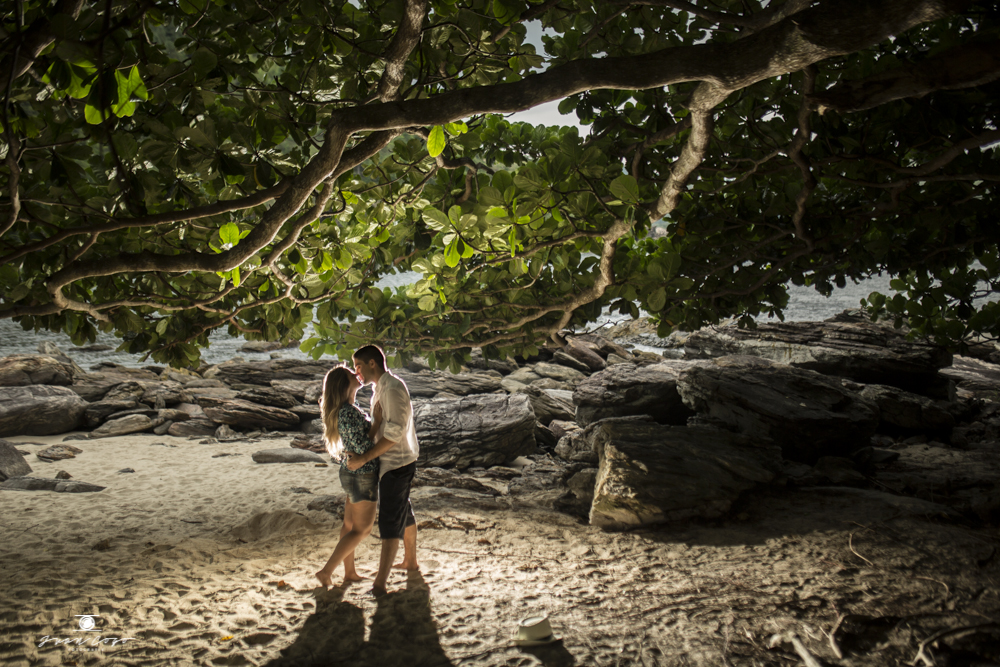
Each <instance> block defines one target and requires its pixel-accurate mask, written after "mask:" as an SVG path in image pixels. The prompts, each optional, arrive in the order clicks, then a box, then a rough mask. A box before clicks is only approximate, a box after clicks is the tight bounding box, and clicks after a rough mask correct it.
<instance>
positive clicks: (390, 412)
mask: <svg viewBox="0 0 1000 667" xmlns="http://www.w3.org/2000/svg"><path fill="white" fill-rule="evenodd" d="M375 409H381V412H382V437H381V438H379V440H378V442H376V443H375V446H374V447H372V448H371V449H369V450H368V451H367V452H365V453H364V454H348V455H347V469H348V470H357V469H358V468H360V467H361V466H363V465H364V464H366V463H368V462H369V461H371V460H372V459H375V458H377V457H379V456H382V455H383V454H385V453H386V452H387V451H389V450H390V449H392V448H393V446H394V445H395V444H396V443H397V442H399V441H400V440H402V439H403V438H404V437H406V424H407V423H408V422H409V419H410V414H411V413H412V411H413V406H412V405H411V403H410V401H409V397H408V396H407V395H406V391H405V390H402V389H400V388H397V389H396V390H390V391H386V392H383V393H382V394H381V395H380V396H379V401H378V403H376V405H375Z"/></svg>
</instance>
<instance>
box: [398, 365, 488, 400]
mask: <svg viewBox="0 0 1000 667" xmlns="http://www.w3.org/2000/svg"><path fill="white" fill-rule="evenodd" d="M392 373H393V374H394V375H396V376H398V377H399V379H400V380H402V381H403V382H405V383H406V388H407V389H408V390H409V392H410V396H412V397H414V398H433V397H435V396H437V395H438V394H455V395H456V396H468V395H470V394H492V393H493V392H497V391H502V387H501V386H500V373H499V372H497V371H484V372H477V373H459V374H458V375H452V374H451V373H445V372H443V371H420V372H418V373H414V372H413V371H408V370H405V369H393V370H392Z"/></svg>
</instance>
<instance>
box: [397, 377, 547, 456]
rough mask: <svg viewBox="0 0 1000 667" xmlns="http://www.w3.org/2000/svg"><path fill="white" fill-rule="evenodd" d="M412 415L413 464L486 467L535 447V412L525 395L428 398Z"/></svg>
mask: <svg viewBox="0 0 1000 667" xmlns="http://www.w3.org/2000/svg"><path fill="white" fill-rule="evenodd" d="M413 414H414V420H415V422H416V426H417V439H418V441H419V442H420V459H419V463H418V467H446V466H447V467H452V466H453V467H456V468H458V469H459V470H464V469H465V468H469V467H471V466H483V467H487V466H491V465H497V464H504V463H507V462H509V461H512V460H514V459H515V458H517V457H518V456H521V455H523V454H530V453H531V452H533V451H535V414H534V412H532V410H531V403H530V401H529V399H528V397H527V396H526V395H525V394H482V395H478V396H465V397H463V398H459V399H435V400H429V401H424V402H422V403H419V404H417V405H416V407H415V408H414V411H413Z"/></svg>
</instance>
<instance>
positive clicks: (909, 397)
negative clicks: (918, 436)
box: [861, 384, 955, 433]
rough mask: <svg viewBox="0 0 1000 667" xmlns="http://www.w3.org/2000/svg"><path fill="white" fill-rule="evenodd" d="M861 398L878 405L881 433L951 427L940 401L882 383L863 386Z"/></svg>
mask: <svg viewBox="0 0 1000 667" xmlns="http://www.w3.org/2000/svg"><path fill="white" fill-rule="evenodd" d="M861 396H862V397H863V398H864V399H865V400H866V401H868V402H869V403H872V404H873V405H876V406H878V411H879V419H880V425H881V428H880V432H882V433H892V432H896V433H937V432H946V431H949V430H950V429H951V427H952V426H954V425H955V418H954V417H953V416H952V414H951V413H950V412H949V411H948V406H949V404H948V403H946V402H944V401H935V400H933V399H930V398H927V397H926V396H920V395H919V394H911V393H910V392H908V391H903V390H902V389H897V388H896V387H890V386H888V385H883V384H870V385H868V386H866V387H865V388H864V389H862V390H861Z"/></svg>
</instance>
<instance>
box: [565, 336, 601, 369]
mask: <svg viewBox="0 0 1000 667" xmlns="http://www.w3.org/2000/svg"><path fill="white" fill-rule="evenodd" d="M595 347H596V346H595V345H594V344H593V343H588V342H586V341H583V340H580V339H573V340H571V341H570V342H569V343H567V344H566V346H565V347H564V348H563V349H562V351H563V352H565V353H566V354H567V355H569V356H570V357H573V358H574V359H576V360H577V361H579V362H581V363H583V364H584V365H585V366H587V368H589V369H590V370H591V371H593V372H596V371H603V370H604V367H605V366H607V364H606V363H605V361H604V358H603V357H601V355H600V354H598V353H597V352H596V351H595V350H594V348H595Z"/></svg>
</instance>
